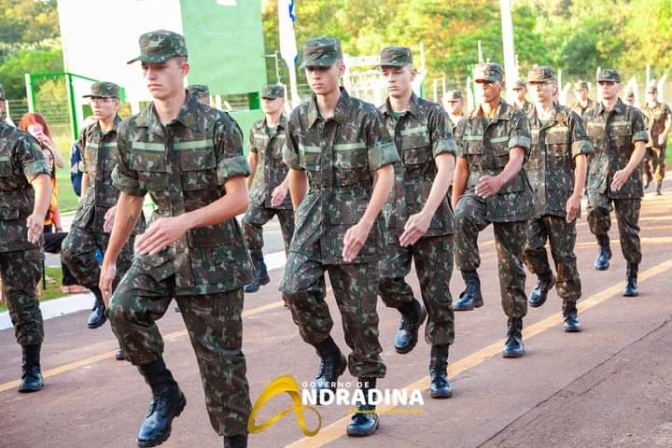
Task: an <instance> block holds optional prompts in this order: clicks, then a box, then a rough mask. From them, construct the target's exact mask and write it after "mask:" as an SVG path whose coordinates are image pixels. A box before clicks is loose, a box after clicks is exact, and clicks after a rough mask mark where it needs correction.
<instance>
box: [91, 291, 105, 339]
mask: <svg viewBox="0 0 672 448" xmlns="http://www.w3.org/2000/svg"><path fill="white" fill-rule="evenodd" d="M90 289H91V292H92V293H93V295H94V296H96V301H95V302H94V303H93V309H92V310H91V314H89V320H88V321H87V322H86V326H87V327H89V328H90V329H92V330H93V329H94V328H98V327H100V326H101V325H103V324H104V323H105V321H106V320H107V315H106V314H105V302H104V301H103V293H102V292H100V289H99V288H98V287H97V286H95V287H93V288H90Z"/></svg>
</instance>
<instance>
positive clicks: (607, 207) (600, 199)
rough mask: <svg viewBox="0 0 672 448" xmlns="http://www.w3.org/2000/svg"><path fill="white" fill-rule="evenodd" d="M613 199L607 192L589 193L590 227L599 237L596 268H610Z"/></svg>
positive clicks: (602, 269) (601, 269)
mask: <svg viewBox="0 0 672 448" xmlns="http://www.w3.org/2000/svg"><path fill="white" fill-rule="evenodd" d="M612 209H613V207H612V205H611V200H610V199H609V198H608V197H607V195H606V193H592V192H591V193H589V194H588V227H589V228H590V232H591V233H592V234H593V235H595V237H596V238H597V244H598V246H599V252H598V254H597V258H596V259H595V265H594V266H595V269H597V270H598V271H604V270H607V269H609V260H610V259H611V248H610V247H609V229H610V228H611V216H610V213H611V210H612Z"/></svg>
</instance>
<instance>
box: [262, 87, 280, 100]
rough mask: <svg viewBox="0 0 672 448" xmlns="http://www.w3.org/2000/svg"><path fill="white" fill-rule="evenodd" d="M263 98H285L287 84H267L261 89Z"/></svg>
mask: <svg viewBox="0 0 672 448" xmlns="http://www.w3.org/2000/svg"><path fill="white" fill-rule="evenodd" d="M261 97H262V98H273V99H275V98H284V97H285V86H283V85H282V84H266V85H265V86H264V88H263V89H261Z"/></svg>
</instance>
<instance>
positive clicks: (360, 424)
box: [348, 378, 378, 437]
mask: <svg viewBox="0 0 672 448" xmlns="http://www.w3.org/2000/svg"><path fill="white" fill-rule="evenodd" d="M359 384H360V385H361V387H360V390H361V391H362V392H363V393H364V403H357V412H355V414H354V415H353V416H352V419H351V420H350V423H348V436H350V437H366V436H370V435H371V434H373V433H374V432H376V429H378V414H376V405H374V404H371V401H372V400H371V397H370V396H369V391H370V390H371V389H375V388H376V379H375V378H359Z"/></svg>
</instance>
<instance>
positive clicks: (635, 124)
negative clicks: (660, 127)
mask: <svg viewBox="0 0 672 448" xmlns="http://www.w3.org/2000/svg"><path fill="white" fill-rule="evenodd" d="M644 121H645V120H644V114H642V112H640V111H639V110H637V109H634V108H633V109H632V118H631V123H632V142H633V143H635V142H644V143H646V142H648V141H649V133H648V132H647V130H646V125H645V123H644Z"/></svg>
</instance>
